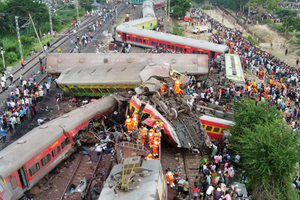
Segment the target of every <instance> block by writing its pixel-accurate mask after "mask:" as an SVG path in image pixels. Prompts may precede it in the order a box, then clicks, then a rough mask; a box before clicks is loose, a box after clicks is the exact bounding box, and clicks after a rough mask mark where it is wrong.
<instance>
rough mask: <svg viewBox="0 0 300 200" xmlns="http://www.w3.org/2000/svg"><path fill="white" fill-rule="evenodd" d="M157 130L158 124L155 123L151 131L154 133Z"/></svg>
mask: <svg viewBox="0 0 300 200" xmlns="http://www.w3.org/2000/svg"><path fill="white" fill-rule="evenodd" d="M157 129H159V122H158V121H156V122H155V124H154V125H153V130H154V131H155V132H156V130H157Z"/></svg>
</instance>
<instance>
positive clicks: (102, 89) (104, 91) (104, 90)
mask: <svg viewBox="0 0 300 200" xmlns="http://www.w3.org/2000/svg"><path fill="white" fill-rule="evenodd" d="M101 91H102V93H109V91H108V90H107V89H106V88H101Z"/></svg>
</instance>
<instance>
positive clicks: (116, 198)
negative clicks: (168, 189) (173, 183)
mask: <svg viewBox="0 0 300 200" xmlns="http://www.w3.org/2000/svg"><path fill="white" fill-rule="evenodd" d="M128 159H134V158H131V157H130V158H126V159H125V161H126V160H128ZM125 164H126V162H125ZM131 166H132V165H131ZM135 166H136V170H134V172H135V173H137V174H141V173H142V172H143V173H145V172H147V173H148V172H149V173H150V175H149V176H143V175H138V178H136V181H135V182H130V183H129V185H130V188H131V189H130V190H129V191H128V192H125V191H123V190H117V193H118V195H116V194H115V192H114V188H111V185H116V179H115V178H114V176H115V175H117V174H122V168H123V164H122V163H121V164H118V165H115V166H114V167H113V168H112V170H111V172H110V175H109V176H108V178H107V180H106V181H105V184H104V186H103V189H102V191H101V194H100V196H99V198H98V200H108V199H109V200H129V199H131V200H141V199H143V200H154V199H157V198H154V197H155V195H158V193H157V191H158V188H159V192H161V193H163V190H164V188H165V187H164V181H165V180H164V179H161V177H160V176H161V174H160V171H162V169H161V164H160V161H159V160H147V161H142V162H141V166H137V165H135ZM126 169H127V168H126ZM129 169H130V168H129ZM137 179H139V180H140V181H137ZM136 186H138V187H136Z"/></svg>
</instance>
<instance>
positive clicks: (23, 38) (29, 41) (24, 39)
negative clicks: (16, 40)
mask: <svg viewBox="0 0 300 200" xmlns="http://www.w3.org/2000/svg"><path fill="white" fill-rule="evenodd" d="M32 42H33V38H32V37H27V36H24V35H22V36H21V43H22V45H26V46H30V45H32Z"/></svg>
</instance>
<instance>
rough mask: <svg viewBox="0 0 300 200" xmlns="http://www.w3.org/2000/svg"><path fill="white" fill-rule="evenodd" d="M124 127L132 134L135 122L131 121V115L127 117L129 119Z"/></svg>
mask: <svg viewBox="0 0 300 200" xmlns="http://www.w3.org/2000/svg"><path fill="white" fill-rule="evenodd" d="M124 126H126V128H127V131H128V132H131V130H132V127H133V121H132V120H131V119H130V117H129V115H127V119H126V121H125V125H124Z"/></svg>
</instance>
